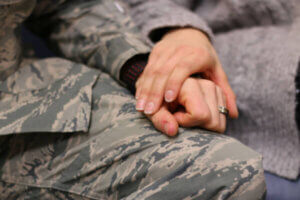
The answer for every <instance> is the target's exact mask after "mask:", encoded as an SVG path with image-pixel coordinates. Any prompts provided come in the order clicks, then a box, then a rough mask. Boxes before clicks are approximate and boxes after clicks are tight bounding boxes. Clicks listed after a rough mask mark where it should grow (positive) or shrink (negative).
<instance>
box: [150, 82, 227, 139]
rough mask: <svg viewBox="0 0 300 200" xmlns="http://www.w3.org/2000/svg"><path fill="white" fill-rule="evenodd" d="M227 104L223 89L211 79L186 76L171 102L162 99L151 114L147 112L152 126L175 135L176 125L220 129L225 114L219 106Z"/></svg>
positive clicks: (222, 127) (220, 131) (224, 120)
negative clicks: (157, 107)
mask: <svg viewBox="0 0 300 200" xmlns="http://www.w3.org/2000/svg"><path fill="white" fill-rule="evenodd" d="M225 105H226V97H225V95H224V94H223V92H222V89H221V88H220V87H219V86H217V85H216V84H215V83H213V82H212V81H210V80H206V79H199V78H187V79H186V80H185V81H184V83H183V85H182V87H181V90H180V92H179V95H178V98H177V99H176V100H175V101H174V102H173V103H172V104H168V103H166V102H165V103H164V104H163V105H162V106H161V107H160V108H159V110H158V111H157V112H156V113H155V114H153V115H147V116H148V118H149V119H150V120H151V121H152V122H153V124H154V126H155V127H156V128H157V129H158V130H160V131H161V132H163V133H165V134H167V135H168V136H175V135H176V134H177V132H178V127H179V126H182V127H202V128H205V129H208V130H212V131H216V132H219V133H223V132H224V131H225V129H226V116H225V115H224V114H221V113H220V112H219V111H218V106H225Z"/></svg>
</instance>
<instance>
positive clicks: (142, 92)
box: [135, 78, 152, 111]
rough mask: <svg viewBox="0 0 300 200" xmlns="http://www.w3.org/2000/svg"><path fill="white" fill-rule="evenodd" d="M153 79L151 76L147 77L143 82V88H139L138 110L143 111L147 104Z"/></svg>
mask: <svg viewBox="0 0 300 200" xmlns="http://www.w3.org/2000/svg"><path fill="white" fill-rule="evenodd" d="M151 84H152V80H151V78H148V79H145V80H144V81H143V83H142V86H141V88H139V96H138V99H137V103H136V106H135V108H136V110H138V111H143V110H144V109H145V106H146V100H147V96H148V93H149V90H150V88H151Z"/></svg>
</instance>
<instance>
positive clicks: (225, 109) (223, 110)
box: [218, 106, 229, 116]
mask: <svg viewBox="0 0 300 200" xmlns="http://www.w3.org/2000/svg"><path fill="white" fill-rule="evenodd" d="M218 110H219V112H220V113H221V114H223V115H226V116H227V115H228V113H229V110H228V109H227V108H226V107H224V106H219V109H218Z"/></svg>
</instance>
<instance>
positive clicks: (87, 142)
mask: <svg viewBox="0 0 300 200" xmlns="http://www.w3.org/2000/svg"><path fill="white" fill-rule="evenodd" d="M29 15H31V17H30V18H29V19H28V21H27V22H26V23H28V25H29V26H30V25H32V26H33V25H35V27H34V28H35V29H36V31H37V32H39V33H40V34H41V35H42V36H44V37H47V38H48V39H49V41H50V42H51V43H52V44H54V45H55V47H56V48H57V50H59V51H60V53H61V54H62V57H66V58H69V60H72V61H73V62H71V61H69V60H66V59H62V58H48V59H42V60H33V61H30V62H28V61H27V60H26V59H22V58H21V55H22V53H21V50H22V48H21V47H20V42H19V27H20V24H21V22H22V21H23V20H24V19H25V18H27V17H28V16H29ZM0 27H1V30H0V44H1V45H0V80H1V82H0V91H1V94H0V95H1V96H0V135H1V137H0V156H1V159H0V166H1V171H0V188H1V192H0V199H6V200H8V199H14V200H15V199H261V198H263V195H264V193H265V183H264V177H263V169H262V166H261V156H260V155H259V154H258V153H256V152H254V151H253V150H251V149H249V148H248V147H246V146H244V145H242V144H241V143H239V142H237V141H236V140H235V139H232V138H230V137H227V136H223V135H218V134H214V133H212V132H208V131H205V130H201V129H180V133H179V136H178V137H176V138H168V137H167V136H165V135H163V134H161V133H160V132H158V131H157V130H155V129H154V128H153V126H152V125H151V122H149V121H148V120H147V119H146V117H145V116H144V115H142V114H140V113H138V112H136V110H135V107H134V103H135V100H134V98H133V96H132V95H131V94H130V93H129V92H128V91H127V90H126V89H125V88H124V87H122V86H121V85H120V84H119V83H120V82H118V80H119V72H120V68H121V67H122V65H123V64H124V63H125V62H126V61H127V60H128V59H129V58H131V57H132V56H134V55H137V54H143V53H147V52H149V51H150V48H149V46H148V45H146V43H145V42H144V41H143V39H142V38H140V36H139V34H138V30H137V29H136V28H135V26H134V24H133V23H132V22H131V20H130V18H129V17H128V16H127V13H126V10H125V9H124V7H122V6H121V4H120V3H118V2H116V1H107V0H106V1H105V0H94V1H92V0H91V1H83V0H73V1H67V0H56V1H50V0H49V1H47V0H44V1H37V2H36V1H35V0H0ZM80 63H84V64H80ZM87 66H89V67H87Z"/></svg>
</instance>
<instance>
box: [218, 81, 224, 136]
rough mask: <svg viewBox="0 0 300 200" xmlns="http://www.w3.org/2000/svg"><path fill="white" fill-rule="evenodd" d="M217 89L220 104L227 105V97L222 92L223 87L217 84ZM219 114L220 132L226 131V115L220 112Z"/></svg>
mask: <svg viewBox="0 0 300 200" xmlns="http://www.w3.org/2000/svg"><path fill="white" fill-rule="evenodd" d="M216 90H217V97H218V106H224V107H226V98H225V95H224V94H223V92H222V89H221V88H220V87H218V86H217V87H216ZM219 116H220V132H221V133H224V131H225V129H226V116H225V115H224V114H222V113H219Z"/></svg>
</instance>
